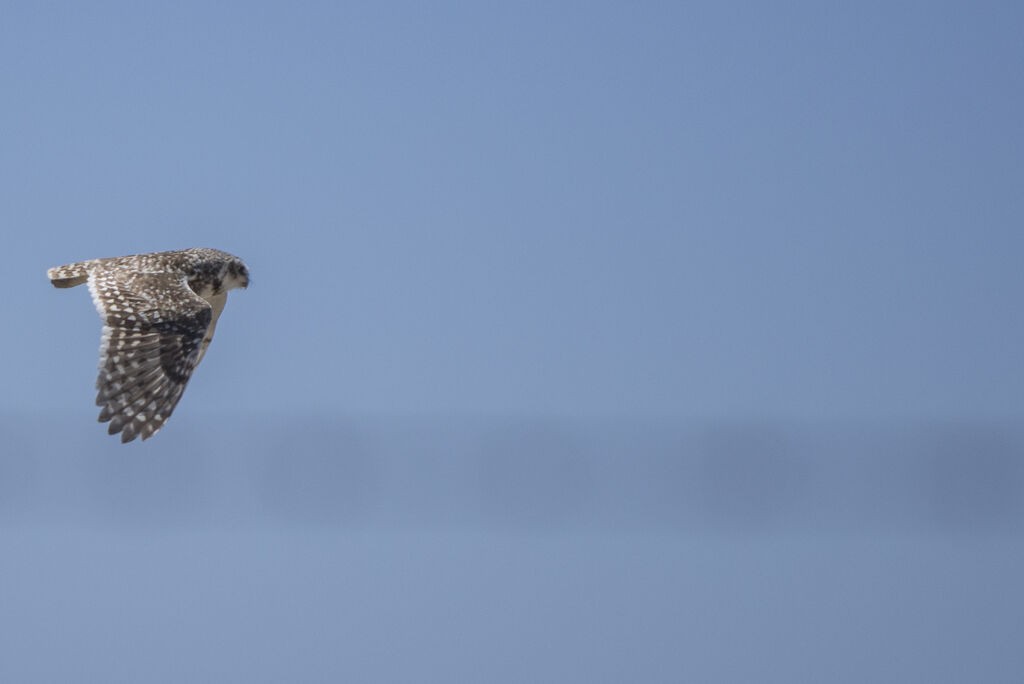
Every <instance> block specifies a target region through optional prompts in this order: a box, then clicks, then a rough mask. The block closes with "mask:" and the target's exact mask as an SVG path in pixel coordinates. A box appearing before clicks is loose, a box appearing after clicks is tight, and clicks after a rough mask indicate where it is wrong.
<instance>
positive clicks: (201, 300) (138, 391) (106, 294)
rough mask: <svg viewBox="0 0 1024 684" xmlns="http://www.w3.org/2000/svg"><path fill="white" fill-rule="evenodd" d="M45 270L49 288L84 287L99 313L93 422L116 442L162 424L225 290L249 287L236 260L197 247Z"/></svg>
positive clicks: (206, 340) (206, 339)
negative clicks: (104, 427) (116, 438)
mask: <svg viewBox="0 0 1024 684" xmlns="http://www.w3.org/2000/svg"><path fill="white" fill-rule="evenodd" d="M46 274H47V275H48V276H49V278H50V281H51V282H52V283H53V285H54V287H61V288H63V287H75V286H76V285H81V284H82V283H88V285H89V291H90V292H91V293H92V301H93V304H94V305H95V306H96V310H97V311H98V312H99V314H100V318H101V319H103V337H102V340H101V342H100V363H99V377H97V378H96V389H97V390H98V394H97V395H96V405H97V406H101V407H103V408H102V410H101V411H100V415H99V420H100V422H107V421H110V426H109V428H108V430H107V431H108V432H109V433H110V434H112V435H113V434H117V433H118V432H120V433H121V441H122V442H130V441H131V440H133V439H135V437H136V436H140V435H141V437H142V439H148V438H150V437H152V436H153V435H154V434H156V432H157V430H159V429H160V428H161V427H163V425H164V423H165V422H166V421H167V419H168V418H169V417H170V416H171V412H173V411H174V407H175V406H176V405H177V404H178V400H179V399H181V394H182V392H184V391H185V385H186V384H187V383H188V380H189V378H190V377H192V372H193V371H194V370H195V368H196V366H198V365H199V362H200V361H201V360H202V359H203V355H204V354H205V353H206V348H207V347H208V346H209V344H210V340H211V339H212V338H213V330H214V328H215V327H216V326H217V318H219V317H220V313H221V311H223V310H224V303H225V302H226V301H227V292H228V290H231V289H233V288H236V287H248V285H249V269H247V268H246V266H245V264H244V263H242V260H241V259H239V258H238V257H236V256H232V255H230V254H227V253H225V252H221V251H218V250H216V249H206V248H203V247H195V248H192V249H183V250H179V251H175V252H154V253H152V254H135V255H132V256H124V257H113V258H110V259H92V260H91V261H80V262H78V263H76V264H69V265H67V266H57V267H56V268H51V269H50V270H48V271H47V272H46Z"/></svg>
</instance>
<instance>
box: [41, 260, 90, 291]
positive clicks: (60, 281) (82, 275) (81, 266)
mask: <svg viewBox="0 0 1024 684" xmlns="http://www.w3.org/2000/svg"><path fill="white" fill-rule="evenodd" d="M88 264H89V262H88V261H80V262H78V263H77V264H68V265H67V266H57V267H55V268H51V269H50V270H48V271H47V272H46V275H47V276H49V278H50V282H51V283H53V286H54V287H74V286H75V285H81V284H82V283H84V282H85V281H86V280H88V279H89V270H88V268H87V265H88Z"/></svg>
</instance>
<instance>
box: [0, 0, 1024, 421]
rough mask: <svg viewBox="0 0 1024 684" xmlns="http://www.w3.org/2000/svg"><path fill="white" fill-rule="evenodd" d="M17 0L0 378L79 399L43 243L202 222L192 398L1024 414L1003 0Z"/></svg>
mask: <svg viewBox="0 0 1024 684" xmlns="http://www.w3.org/2000/svg"><path fill="white" fill-rule="evenodd" d="M3 15H4V16H3V21H2V22H0V87H2V92H3V106H2V107H0V127H2V130H3V135H2V136H0V228H2V231H3V240H4V246H5V251H6V253H7V254H8V257H9V258H8V260H7V262H6V265H5V267H4V268H3V269H2V271H0V280H2V284H3V290H4V292H6V293H7V295H6V296H5V297H4V298H3V304H2V306H3V310H4V315H5V318H6V319H7V320H8V323H9V330H8V334H7V335H5V336H4V337H3V341H2V342H0V345H2V347H0V348H2V351H3V353H4V355H5V357H6V358H8V359H9V360H11V362H12V363H11V366H10V367H9V368H8V371H7V374H6V377H5V383H6V385H7V391H6V392H5V393H4V395H3V399H0V406H2V407H4V408H7V409H29V410H39V409H44V408H46V409H55V408H56V409H67V410H77V409H78V408H80V407H82V406H83V403H84V404H86V406H87V405H88V403H89V401H90V400H91V398H92V392H93V390H92V382H93V379H94V370H95V363H96V350H97V347H98V343H99V322H98V320H97V318H96V314H95V312H94V311H93V310H92V308H91V304H90V302H89V298H88V295H87V293H86V291H85V290H84V288H83V289H80V290H72V291H69V292H57V291H55V290H53V289H52V288H51V287H50V286H49V285H48V283H47V281H46V279H45V269H46V268H47V267H50V266H53V265H57V264H62V263H66V262H71V261H77V260H81V259H86V258H92V257H98V256H116V255H121V254H129V253H136V252H145V251H158V250H165V249H176V248H181V247H187V246H211V247H217V248H219V249H223V250H226V251H229V252H232V253H235V254H238V255H240V256H242V257H243V258H244V259H246V261H247V262H248V264H249V266H250V268H251V271H252V274H253V284H252V287H251V288H250V289H249V291H247V292H241V293H233V294H232V295H231V297H230V299H231V302H230V304H229V306H228V308H227V310H226V313H225V317H224V319H222V323H221V325H220V326H219V328H218V331H217V339H216V341H215V342H214V344H213V347H212V349H211V353H210V355H208V356H207V360H206V363H204V365H203V367H202V369H201V370H200V371H199V373H198V374H197V376H196V378H197V379H196V381H195V382H193V385H192V387H191V388H190V391H189V392H188V396H187V402H186V403H190V404H191V405H193V406H195V407H196V410H197V411H201V410H203V411H205V410H216V409H221V408H225V409H226V408H231V409H233V410H238V411H242V412H260V413H292V412H307V411H317V412H321V413H325V412H326V413H332V414H333V413H344V414H362V413H376V414H426V415H437V414H441V415H444V414H456V415H465V414H484V415H558V416H570V417H572V416H582V417H588V416H609V415H613V416H627V417H629V416H632V417H636V416H640V417H646V416H654V417H662V418H670V419H675V418H698V419H701V418H722V417H740V418H744V417H754V418H759V417H769V418H798V419H818V418H860V419H863V418H868V419H872V418H891V417H897V418H900V417H911V418H917V417H924V418H950V417H993V416H995V417H1003V418H1006V417H1010V418H1013V417H1019V416H1020V415H1021V411H1022V406H1024V403H1022V400H1024V364H1021V363H1020V350H1021V349H1022V348H1024V325H1022V318H1021V315H1020V312H1019V302H1020V296H1021V292H1022V291H1024V289H1022V285H1024V271H1022V269H1021V267H1020V263H1021V254H1022V247H1024V233H1022V227H1024V222H1022V219H1024V193H1022V192H1021V189H1022V182H1024V166H1022V162H1021V160H1022V158H1024V69H1022V68H1021V65H1022V63H1024V46H1022V44H1021V40H1020V27H1021V26H1022V25H1024V10H1022V9H1020V7H1019V6H1018V5H1016V4H1015V3H1002V2H981V3H978V2H972V3H957V2H929V3H917V2H908V3H888V2H887V3H855V4H845V5H844V4H837V3H817V2H784V3H721V2H714V3H682V2H665V3H659V2H648V3H607V2H561V3H539V4H538V3H506V2H503V3H403V2H372V3H333V2H324V3H265V2H254V3H234V2H223V3H206V2H203V3H193V2H182V3H167V4H161V5H157V4H155V3H131V2H124V3H111V2H100V3H37V2H25V3H8V4H7V5H5V7H4V11H3ZM225 398H227V401H226V400H225Z"/></svg>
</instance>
